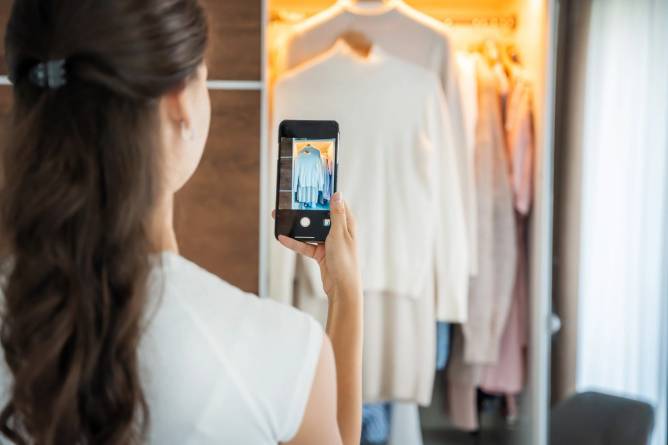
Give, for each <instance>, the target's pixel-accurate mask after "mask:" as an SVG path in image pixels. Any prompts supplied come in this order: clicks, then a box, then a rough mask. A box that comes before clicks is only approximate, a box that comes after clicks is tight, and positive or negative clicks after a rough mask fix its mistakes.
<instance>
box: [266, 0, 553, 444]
mask: <svg viewBox="0 0 668 445" xmlns="http://www.w3.org/2000/svg"><path fill="white" fill-rule="evenodd" d="M397 3H400V5H399V8H403V7H405V6H406V7H407V8H406V11H409V9H410V10H414V11H418V13H420V14H426V15H427V16H428V17H429V19H428V20H431V19H433V20H436V21H438V22H439V23H440V24H444V25H445V26H446V27H447V28H448V32H449V33H450V36H451V37H452V44H453V46H454V47H455V48H456V50H458V51H462V52H466V51H471V50H472V48H474V47H477V46H478V45H479V44H480V43H481V42H486V41H490V40H491V41H494V42H503V44H512V45H514V46H515V47H516V51H517V53H519V55H520V56H519V57H520V59H521V60H522V65H523V67H524V69H525V72H526V73H527V76H528V77H529V79H530V83H531V85H532V89H533V93H532V95H533V122H532V124H533V128H534V136H535V152H534V159H533V166H532V168H533V174H532V183H533V190H534V196H533V204H532V211H531V213H530V216H529V222H528V226H529V233H530V235H529V239H530V241H529V243H528V244H529V258H528V260H529V274H530V278H529V282H530V291H529V295H530V302H529V309H528V310H529V312H528V315H527V316H528V317H529V326H530V332H529V339H530V340H529V348H528V356H527V357H528V359H527V362H526V363H527V375H528V380H527V386H526V388H525V391H524V392H523V395H522V397H521V400H522V402H521V405H520V409H521V414H520V420H519V423H518V428H517V430H518V432H519V434H515V435H514V437H515V439H514V440H516V441H518V442H517V443H525V444H532V445H533V444H543V443H546V440H547V439H546V438H547V428H548V426H547V422H548V421H547V419H548V411H549V391H548V387H549V372H548V370H549V341H550V336H551V330H550V329H551V328H550V320H551V305H550V301H551V297H550V295H551V289H550V274H551V267H552V266H551V239H552V236H551V221H552V200H551V198H552V156H553V146H552V131H553V129H552V123H553V118H554V115H553V100H554V78H555V77H554V76H555V73H554V71H555V57H556V24H557V19H558V10H557V7H558V5H557V3H556V2H555V1H543V0H508V1H494V0H477V1H463V0H454V1H453V0H442V1H438V0H406V1H403V2H395V1H392V0H387V1H381V0H367V1H356V0H343V1H338V2H337V1H334V0H311V1H308V2H307V1H296V0H266V1H265V2H264V3H263V59H262V60H263V77H262V81H263V101H262V104H263V110H262V111H263V113H262V138H261V143H262V144H263V148H262V150H261V152H262V157H261V160H260V161H261V167H260V168H261V170H260V171H261V174H260V182H261V186H260V190H261V196H262V198H261V204H260V205H261V208H262V209H264V210H263V211H261V213H263V214H265V215H267V214H269V212H270V211H271V209H272V208H273V200H274V196H273V192H272V181H271V179H270V178H271V177H272V176H271V171H272V168H273V163H274V162H275V159H274V157H275V156H274V155H275V147H274V146H273V145H275V143H276V141H275V140H274V139H275V137H274V136H275V128H274V127H275V126H276V125H277V122H278V121H277V116H275V115H273V112H274V108H275V107H276V106H277V104H275V103H274V100H275V96H274V92H275V88H276V85H277V82H279V86H278V88H283V84H282V83H281V78H282V77H283V76H284V75H285V74H286V73H289V74H288V76H292V73H294V72H296V73H297V74H294V75H293V77H292V78H291V79H290V84H291V88H292V89H291V91H294V85H293V84H294V83H295V78H297V79H298V78H299V76H300V75H301V73H303V72H306V71H308V69H309V67H310V66H311V65H309V64H310V63H313V65H314V66H315V65H318V64H319V63H320V62H321V59H318V57H320V54H323V55H322V57H323V58H325V57H326V56H325V55H324V54H325V53H326V50H327V49H328V48H327V47H328V45H329V43H334V41H333V40H331V37H332V36H327V34H328V33H331V32H339V31H344V30H345V31H353V32H355V33H357V34H361V37H360V36H359V35H358V36H357V37H356V38H357V40H359V39H362V40H363V41H364V43H365V44H368V43H371V44H372V45H373V44H374V41H373V37H370V38H369V37H367V36H365V35H364V34H365V26H367V28H366V31H367V33H368V34H370V35H371V36H373V35H374V33H376V35H378V33H380V35H383V38H385V37H384V34H382V30H381V31H378V29H380V28H382V25H379V26H377V27H376V28H374V29H372V28H371V27H373V26H376V25H377V24H369V23H367V25H364V24H362V23H361V22H360V24H359V26H357V27H356V26H355V25H354V23H355V21H354V20H353V21H352V22H351V23H353V24H352V25H350V24H349V25H341V22H344V20H343V19H341V18H340V17H339V14H346V13H347V14H351V15H353V16H354V15H356V14H357V15H374V14H384V13H385V12H386V11H389V10H392V9H393V8H395V7H396V6H397ZM408 14H409V15H410V14H412V13H411V12H410V11H409V12H408ZM337 21H338V22H337ZM323 23H325V26H323V27H322V28H323V30H322V31H321V32H320V30H318V29H316V28H318V27H319V26H321V24H323ZM331 23H335V24H334V25H331ZM365 23H366V22H365ZM396 23H397V22H393V24H396ZM326 26H333V27H335V28H336V29H337V31H331V29H324V28H326ZM388 26H389V25H388ZM295 29H298V31H297V32H295ZM400 32H401V30H400V29H397V33H400ZM295 34H299V36H298V37H297V38H295V37H294V35H295ZM342 35H343V33H342ZM323 36H327V37H323ZM343 38H344V39H345V40H346V41H347V42H349V43H350V38H349V37H348V36H345V37H343ZM328 39H330V40H331V42H330V41H328ZM369 40H370V42H369ZM295 42H296V43H295ZM337 45H338V43H337ZM354 45H355V42H354V41H353V42H352V43H351V46H352V47H353V48H354ZM290 46H293V47H294V48H297V49H291V48H289V47H290ZM378 46H382V45H378ZM286 48H288V49H287V50H286ZM401 51H402V50H401V49H399V50H398V51H397V52H399V53H401ZM419 51H420V49H418V48H413V49H412V52H411V51H407V52H406V54H408V57H411V54H412V56H414V54H415V53H416V52H419ZM286 54H287V56H286ZM327 57H329V56H327ZM414 57H415V58H417V59H419V56H414ZM286 60H287V61H286ZM326 63H328V62H323V64H322V65H323V66H335V65H327V64H326ZM453 63H454V62H453ZM304 66H306V68H303V70H301V71H300V67H304ZM310 78H311V79H312V78H313V76H310ZM297 82H298V81H297ZM445 83H447V81H446V82H445ZM324 87H327V86H324ZM307 90H308V91H315V90H314V89H312V88H310V87H309V88H308V89H307ZM341 94H344V95H345V91H341ZM446 95H447V92H446ZM304 98H305V97H302V96H298V97H293V99H294V100H297V101H298V100H303V99H304ZM447 100H448V98H447V97H446V102H447ZM285 101H286V102H287V101H288V100H287V99H285ZM278 106H279V107H280V108H281V110H282V109H283V107H282V104H280V103H279V104H278ZM277 113H278V114H280V113H281V112H280V111H279V112H277ZM290 117H291V118H297V117H298V116H292V115H291V116H290ZM304 118H312V116H304ZM318 118H320V117H318ZM341 135H342V140H343V141H346V128H345V126H342V127H341ZM345 149H346V145H345V142H342V145H341V150H345ZM340 159H343V157H340ZM343 168H344V167H342V170H341V171H342V172H344V170H343ZM343 174H344V173H341V175H343ZM339 178H340V180H341V178H342V176H339ZM343 180H344V182H345V178H344V179H343ZM274 242H275V241H274V240H273V236H272V227H271V221H270V220H269V219H267V218H264V219H261V220H260V273H259V275H260V283H259V286H260V295H261V296H263V297H274V298H275V297H276V296H275V292H276V290H275V289H276V287H275V286H274V285H273V281H274V280H275V277H273V273H274V272H273V269H274V266H275V263H276V262H277V260H276V258H275V257H273V254H272V252H271V249H272V245H271V243H274ZM284 261H286V260H285V259H281V260H278V262H279V263H282V262H284ZM287 261H292V259H288V260H287ZM299 268H300V266H299V265H297V274H299V273H300V272H299ZM289 273H292V272H289ZM306 275H308V272H306ZM311 275H313V274H311ZM299 287H300V285H299V284H296V286H295V289H298V288H299ZM295 292H299V291H298V290H295ZM297 298H299V297H297ZM293 304H295V305H296V306H297V307H300V304H297V303H293ZM301 306H304V307H305V308H306V309H305V310H307V311H310V312H312V313H314V314H315V315H321V314H322V312H323V311H322V309H313V308H312V306H311V303H306V304H303V303H302V304H301ZM370 344H371V345H372V346H371V347H373V346H375V345H376V341H375V340H373V341H371V342H370ZM411 358H412V356H411ZM440 390H441V386H439V385H435V386H434V391H435V393H434V394H433V395H434V397H433V398H432V399H431V402H432V406H431V407H429V408H426V409H423V410H422V416H421V428H423V429H432V428H436V429H437V428H440V427H441V426H442V425H441V423H443V424H447V420H445V418H446V417H447V416H446V414H443V412H442V409H441V406H434V404H435V405H440V404H441V403H442V397H441V395H440V394H437V393H436V392H437V391H440ZM365 395H366V394H365ZM371 397H374V396H373V395H372V396H371ZM418 398H419V397H418ZM374 400H375V398H374ZM442 420H443V422H441V421H442ZM412 427H413V428H414V427H415V425H413V426H412ZM404 437H406V439H405V440H412V439H410V438H408V437H410V436H404ZM407 443H408V442H407ZM513 443H515V442H513Z"/></svg>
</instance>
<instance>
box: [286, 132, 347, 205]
mask: <svg viewBox="0 0 668 445" xmlns="http://www.w3.org/2000/svg"><path fill="white" fill-rule="evenodd" d="M335 157H336V139H305V138H285V137H283V138H281V142H280V160H279V169H280V170H279V196H278V208H279V210H320V211H323V210H325V211H327V210H329V209H330V206H329V203H330V200H331V199H332V195H333V194H334V184H335V182H334V180H335V179H334V175H335V172H336V169H335V165H336V159H335Z"/></svg>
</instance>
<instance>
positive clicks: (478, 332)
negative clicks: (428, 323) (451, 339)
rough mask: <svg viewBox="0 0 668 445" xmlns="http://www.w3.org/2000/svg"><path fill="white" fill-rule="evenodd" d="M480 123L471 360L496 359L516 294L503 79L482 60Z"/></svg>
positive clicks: (468, 328) (468, 335) (467, 331)
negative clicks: (476, 260) (503, 119)
mask: <svg viewBox="0 0 668 445" xmlns="http://www.w3.org/2000/svg"><path fill="white" fill-rule="evenodd" d="M477 72H478V89H479V106H478V110H479V112H478V122H477V125H476V154H475V155H476V180H477V186H478V187H477V189H478V215H479V220H478V239H479V243H478V247H479V249H480V252H479V258H480V263H479V269H478V276H476V277H475V278H474V279H472V280H471V286H470V293H469V318H468V320H467V321H466V322H465V323H463V327H462V329H463V332H464V336H465V345H464V354H465V356H464V359H465V361H466V362H467V363H473V364H490V363H496V361H497V360H498V355H499V351H498V348H499V343H500V339H501V334H502V332H503V328H504V327H505V324H506V319H507V316H508V311H509V310H510V303H511V300H512V294H513V284H514V282H515V270H516V260H517V241H516V233H515V220H514V213H513V197H512V190H511V186H510V177H509V167H508V166H509V161H508V156H507V151H506V148H505V133H504V128H503V121H502V120H501V108H500V93H499V91H500V90H499V83H498V80H497V78H496V74H495V73H494V72H493V71H492V70H490V69H489V68H488V66H487V64H486V63H484V62H483V61H479V62H478V64H477Z"/></svg>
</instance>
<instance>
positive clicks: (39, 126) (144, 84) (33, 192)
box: [0, 0, 207, 445]
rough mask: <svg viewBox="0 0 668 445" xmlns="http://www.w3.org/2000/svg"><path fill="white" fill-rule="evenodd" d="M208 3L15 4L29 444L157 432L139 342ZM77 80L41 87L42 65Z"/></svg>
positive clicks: (18, 227)
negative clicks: (182, 107)
mask: <svg viewBox="0 0 668 445" xmlns="http://www.w3.org/2000/svg"><path fill="white" fill-rule="evenodd" d="M206 42H207V24H206V19H205V15H204V12H203V10H202V8H201V7H200V5H199V4H198V2H197V0H66V1H58V0H14V5H13V8H12V12H11V17H10V20H9V25H8V27H7V34H6V42H5V43H6V55H7V62H8V65H9V73H10V78H11V79H12V82H13V83H14V104H13V110H12V113H11V118H10V120H9V122H8V124H9V125H8V127H7V129H6V133H5V134H4V135H3V137H4V139H5V140H4V141H3V147H2V160H1V165H2V184H1V185H0V230H1V233H2V237H3V243H4V244H5V245H6V247H5V250H6V251H5V252H4V254H5V255H4V258H6V259H7V261H6V263H8V264H10V265H11V266H10V267H7V274H6V279H5V283H4V285H3V292H4V301H3V304H2V320H1V323H2V324H1V327H0V340H1V342H2V347H3V349H4V356H5V360H6V362H7V365H8V368H9V370H10V372H11V374H12V376H13V383H12V385H11V387H10V388H9V394H8V398H7V404H6V405H5V406H4V409H3V410H2V413H1V415H0V430H1V431H2V433H3V434H4V436H6V437H7V438H8V439H10V440H11V441H12V442H13V443H17V444H35V445H50V444H81V445H93V444H94V445H106V444H135V443H140V442H142V441H144V440H145V439H146V438H147V434H148V423H149V412H148V406H147V401H146V398H145V395H144V392H143V390H142V384H141V375H140V374H141V373H140V363H139V359H138V347H139V344H140V338H141V334H142V332H143V329H144V327H145V323H144V322H145V321H146V318H147V317H146V314H145V308H146V307H147V284H148V277H149V272H150V267H151V262H150V254H151V252H152V249H154V248H155V246H154V245H152V244H151V240H149V230H148V227H149V223H150V220H151V216H152V212H153V210H154V208H155V206H156V201H157V199H158V197H159V193H160V187H161V183H162V180H161V178H160V177H159V171H160V170H159V168H160V155H159V153H160V151H161V149H160V146H159V144H160V139H159V135H160V131H159V122H160V120H159V107H158V105H159V103H160V101H159V99H160V97H161V96H163V95H164V94H166V93H168V92H170V91H175V90H176V89H178V88H182V87H183V86H184V85H185V83H186V82H187V80H188V79H189V78H190V77H191V76H194V75H195V74H196V71H197V68H198V67H199V66H200V64H201V63H202V62H203V58H204V52H205V47H206ZM56 60H64V61H65V65H64V69H65V74H66V75H65V79H66V82H65V84H64V85H62V86H61V87H59V88H48V86H47V87H45V86H44V85H42V86H41V87H40V86H39V85H38V84H37V83H36V82H35V81H34V79H31V77H32V74H34V68H35V66H37V65H38V64H39V63H46V62H48V61H56Z"/></svg>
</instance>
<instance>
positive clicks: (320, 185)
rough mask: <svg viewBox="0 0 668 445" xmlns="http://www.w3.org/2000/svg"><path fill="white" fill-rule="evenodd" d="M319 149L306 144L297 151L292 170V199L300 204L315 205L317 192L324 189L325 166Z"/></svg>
mask: <svg viewBox="0 0 668 445" xmlns="http://www.w3.org/2000/svg"><path fill="white" fill-rule="evenodd" d="M322 162H323V161H322V159H321V158H320V151H319V150H317V149H316V148H314V147H311V146H306V147H305V148H303V149H302V151H300V152H299V154H298V155H297V158H296V159H295V162H294V171H293V172H292V192H293V193H294V200H295V201H296V202H298V203H300V204H301V205H304V204H306V205H307V206H309V207H311V206H313V207H314V206H315V205H316V204H317V203H318V196H319V193H320V192H322V191H323V190H324V189H325V180H326V178H325V168H324V167H323V164H322Z"/></svg>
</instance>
